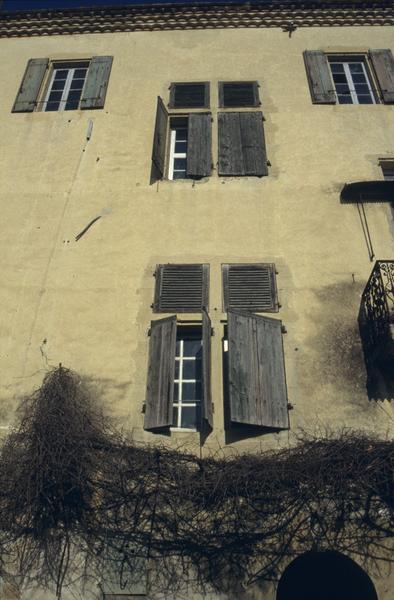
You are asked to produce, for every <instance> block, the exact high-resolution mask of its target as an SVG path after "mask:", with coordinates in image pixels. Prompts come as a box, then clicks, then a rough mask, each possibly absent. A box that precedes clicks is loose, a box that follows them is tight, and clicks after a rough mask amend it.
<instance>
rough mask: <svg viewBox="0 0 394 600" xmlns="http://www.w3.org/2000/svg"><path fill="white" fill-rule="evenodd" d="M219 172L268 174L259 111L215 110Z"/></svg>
mask: <svg viewBox="0 0 394 600" xmlns="http://www.w3.org/2000/svg"><path fill="white" fill-rule="evenodd" d="M218 128H219V175H232V176H237V175H238V176H242V175H255V176H257V177H262V176H264V175H268V168H267V156H266V149H265V139H264V128H263V114H262V113H261V112H245V113H239V112H232V113H218Z"/></svg>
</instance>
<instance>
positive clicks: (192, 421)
mask: <svg viewBox="0 0 394 600" xmlns="http://www.w3.org/2000/svg"><path fill="white" fill-rule="evenodd" d="M181 427H184V428H185V429H194V428H197V411H196V407H195V406H182V414H181Z"/></svg>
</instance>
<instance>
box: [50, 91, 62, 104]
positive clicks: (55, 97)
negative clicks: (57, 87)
mask: <svg viewBox="0 0 394 600" xmlns="http://www.w3.org/2000/svg"><path fill="white" fill-rule="evenodd" d="M61 99H62V92H51V93H50V94H49V98H48V102H60V100H61Z"/></svg>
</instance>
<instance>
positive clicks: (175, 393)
mask: <svg viewBox="0 0 394 600" xmlns="http://www.w3.org/2000/svg"><path fill="white" fill-rule="evenodd" d="M177 400H179V383H174V402H175V401H177Z"/></svg>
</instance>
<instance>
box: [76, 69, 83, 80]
mask: <svg viewBox="0 0 394 600" xmlns="http://www.w3.org/2000/svg"><path fill="white" fill-rule="evenodd" d="M85 77H86V69H76V71H75V73H74V79H85Z"/></svg>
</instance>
